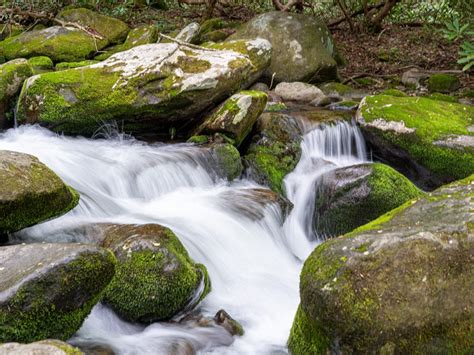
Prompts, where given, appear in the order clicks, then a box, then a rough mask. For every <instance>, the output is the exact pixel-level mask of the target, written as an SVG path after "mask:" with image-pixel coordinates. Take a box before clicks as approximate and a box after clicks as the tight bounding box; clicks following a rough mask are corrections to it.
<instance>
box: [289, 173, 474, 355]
mask: <svg viewBox="0 0 474 355" xmlns="http://www.w3.org/2000/svg"><path fill="white" fill-rule="evenodd" d="M473 197H474V176H471V177H470V178H467V179H465V180H464V181H459V182H457V183H454V184H452V185H448V186H445V187H442V188H440V189H438V190H436V191H435V192H433V193H432V194H430V195H427V196H425V197H422V198H420V199H418V200H417V201H416V202H413V201H410V202H407V203H405V204H404V205H402V206H401V207H399V208H397V209H395V210H392V211H390V212H388V213H387V214H385V215H383V216H381V217H380V218H379V219H377V220H375V221H373V222H371V223H369V224H367V225H365V226H362V227H360V228H359V229H357V230H356V231H354V232H353V233H350V234H349V235H346V236H344V237H339V238H336V239H331V240H328V241H326V242H324V243H322V244H321V245H319V246H318V247H317V248H316V249H315V250H314V251H313V253H312V254H311V255H310V256H309V257H308V259H307V260H306V262H305V264H304V267H303V270H302V273H301V279H300V297H301V304H300V307H299V309H298V311H297V313H296V317H295V320H294V323H293V327H292V330H291V334H290V338H289V342H288V346H289V349H290V351H291V353H292V354H294V355H299V354H305V355H306V354H325V353H327V352H330V351H336V352H340V353H348V354H349V353H363V354H406V353H415V354H418V353H419V354H433V353H436V354H468V353H472V351H473V350H474V337H473V331H474V329H473V322H472V320H473V319H474V298H473V297H470V295H472V294H473V293H474V273H473V270H474V259H473V257H472V255H473V253H474V236H473V225H474V213H473V211H474V198H473Z"/></svg>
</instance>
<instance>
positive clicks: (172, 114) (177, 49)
mask: <svg viewBox="0 0 474 355" xmlns="http://www.w3.org/2000/svg"><path fill="white" fill-rule="evenodd" d="M233 46H234V47H238V48H240V51H241V52H236V51H233V50H232V49H227V50H226V48H222V50H213V49H193V48H189V47H186V46H181V45H179V44H177V43H164V44H161V43H160V44H147V45H142V46H138V47H134V48H132V49H130V50H128V51H124V52H120V53H117V54H115V55H113V56H111V57H110V58H108V59H107V60H105V61H103V62H100V63H97V64H93V65H90V66H86V67H82V68H76V69H72V70H64V71H61V72H55V73H46V74H42V75H38V76H34V77H32V78H30V79H29V80H28V81H27V83H26V84H25V86H24V88H23V90H22V92H21V95H20V98H19V105H18V122H19V123H20V124H22V123H31V124H32V123H39V124H41V125H43V126H46V127H48V128H50V129H52V130H54V131H56V132H64V133H66V134H82V135H92V134H93V133H94V132H95V131H96V130H97V128H98V127H100V126H101V125H103V123H104V122H108V121H113V120H117V121H120V126H121V127H123V130H124V131H126V132H128V133H134V134H140V133H143V134H152V133H154V132H163V131H166V132H168V130H169V128H172V127H175V128H178V129H179V130H186V129H189V128H188V127H190V126H191V125H192V124H193V123H195V122H196V121H197V120H198V117H199V113H201V112H203V111H204V110H206V109H209V108H210V107H212V106H214V105H215V104H216V103H219V102H220V101H221V100H222V99H224V98H226V97H228V96H230V95H232V94H233V93H234V92H236V91H237V90H239V89H242V88H244V87H247V86H249V85H250V84H252V83H253V81H254V80H255V79H256V77H258V75H259V74H260V73H261V72H262V71H263V70H264V69H265V68H266V66H267V65H268V63H269V59H270V53H271V46H270V44H269V43H268V42H267V41H265V40H255V41H239V42H235V43H234V44H233ZM91 112H93V113H94V114H93V115H91Z"/></svg>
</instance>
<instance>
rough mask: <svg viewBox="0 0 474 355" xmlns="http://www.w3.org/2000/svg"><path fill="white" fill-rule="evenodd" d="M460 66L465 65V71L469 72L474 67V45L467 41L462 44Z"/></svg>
mask: <svg viewBox="0 0 474 355" xmlns="http://www.w3.org/2000/svg"><path fill="white" fill-rule="evenodd" d="M458 64H463V65H464V66H463V68H462V70H463V71H468V70H469V69H471V67H472V66H473V65H474V43H473V42H470V41H465V42H464V43H463V44H461V50H460V51H459V60H458Z"/></svg>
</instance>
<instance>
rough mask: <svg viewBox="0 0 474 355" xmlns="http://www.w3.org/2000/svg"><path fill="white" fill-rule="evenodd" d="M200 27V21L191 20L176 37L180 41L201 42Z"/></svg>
mask: <svg viewBox="0 0 474 355" xmlns="http://www.w3.org/2000/svg"><path fill="white" fill-rule="evenodd" d="M200 28H201V27H200V26H199V23H197V22H191V23H190V24H188V25H186V27H184V28H183V29H182V30H181V31H179V32H178V34H177V35H176V36H175V37H174V38H175V39H176V40H177V41H180V42H185V43H192V44H197V43H199V31H200Z"/></svg>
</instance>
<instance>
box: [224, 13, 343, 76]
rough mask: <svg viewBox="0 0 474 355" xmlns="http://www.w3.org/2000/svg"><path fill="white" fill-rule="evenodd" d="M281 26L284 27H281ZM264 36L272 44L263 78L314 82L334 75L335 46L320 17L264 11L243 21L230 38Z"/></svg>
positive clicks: (335, 66)
mask: <svg viewBox="0 0 474 355" xmlns="http://www.w3.org/2000/svg"><path fill="white" fill-rule="evenodd" d="M282 29H284V30H282ZM242 38H246V39H248V38H250V39H254V38H265V39H267V40H268V41H270V43H271V44H272V47H273V54H272V61H271V64H270V66H269V67H268V69H267V70H265V73H264V75H263V77H264V79H265V81H267V82H270V81H271V80H272V78H273V81H274V82H276V83H279V82H282V81H286V82H293V81H303V82H317V81H325V80H334V79H337V64H336V60H335V58H337V57H338V53H337V50H336V48H335V45H334V41H333V39H332V37H331V34H330V32H329V30H328V28H327V27H326V25H325V24H324V22H323V21H321V20H319V19H317V18H315V17H312V16H307V15H303V14H294V13H287V12H279V11H275V12H267V13H264V14H262V15H259V16H256V17H254V18H253V19H252V20H251V21H249V22H247V23H246V24H244V25H243V26H242V27H241V28H239V29H238V30H237V32H236V33H235V34H233V35H232V36H230V37H229V39H242Z"/></svg>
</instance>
